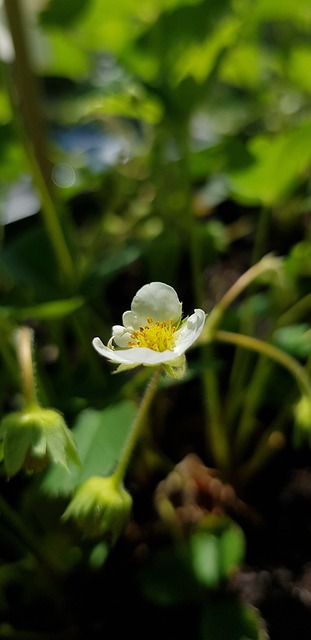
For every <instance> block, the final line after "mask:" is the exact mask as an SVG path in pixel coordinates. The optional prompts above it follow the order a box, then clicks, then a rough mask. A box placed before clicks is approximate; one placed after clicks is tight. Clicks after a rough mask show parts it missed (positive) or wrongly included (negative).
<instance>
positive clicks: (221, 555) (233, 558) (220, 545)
mask: <svg viewBox="0 0 311 640" xmlns="http://www.w3.org/2000/svg"><path fill="white" fill-rule="evenodd" d="M190 551H191V559H192V566H193V570H194V573H195V575H196V577H197V579H198V580H199V582H202V583H203V584H204V585H205V586H206V587H209V588H215V587H217V586H218V585H219V584H220V583H221V582H222V581H223V580H225V579H227V578H229V577H230V575H231V573H232V572H233V571H234V570H236V569H237V567H238V565H239V564H240V562H241V561H242V560H243V557H244V553H245V541H244V535H243V532H242V530H241V529H240V528H239V527H238V526H237V525H236V524H234V523H233V522H231V521H230V520H227V519H221V520H220V521H218V520H217V521H216V522H215V523H214V524H213V523H212V525H211V526H208V528H206V529H203V530H202V531H199V532H198V533H196V534H195V535H193V536H192V538H191V540H190Z"/></svg>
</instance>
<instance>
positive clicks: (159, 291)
mask: <svg viewBox="0 0 311 640" xmlns="http://www.w3.org/2000/svg"><path fill="white" fill-rule="evenodd" d="M181 310H182V304H181V302H179V300H178V296H177V293H176V291H175V289H173V287H170V286H169V285H168V284H164V283H163V282H151V283H150V284H146V285H145V286H144V287H142V288H141V289H139V291H137V293H136V295H135V296H134V298H133V301H132V305H131V311H126V312H125V314H123V323H124V325H125V326H129V325H131V326H132V327H134V328H135V329H138V328H139V327H140V326H145V325H146V324H147V318H148V317H151V318H152V320H153V321H154V322H158V321H164V322H166V321H168V320H172V321H173V322H177V321H178V320H179V318H180V316H181Z"/></svg>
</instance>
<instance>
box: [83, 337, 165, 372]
mask: <svg viewBox="0 0 311 640" xmlns="http://www.w3.org/2000/svg"><path fill="white" fill-rule="evenodd" d="M92 344H93V347H94V349H96V351H98V353H100V355H101V356H104V357H105V358H107V359H108V360H110V361H111V362H116V363H117V364H131V363H132V364H134V363H136V364H144V365H150V366H152V365H156V364H161V362H168V361H169V360H173V359H174V358H175V357H176V355H175V353H174V352H173V351H153V349H148V348H145V347H132V348H129V349H120V351H118V350H114V349H110V348H109V347H106V345H104V344H103V343H102V341H101V340H100V338H94V340H93V341H92Z"/></svg>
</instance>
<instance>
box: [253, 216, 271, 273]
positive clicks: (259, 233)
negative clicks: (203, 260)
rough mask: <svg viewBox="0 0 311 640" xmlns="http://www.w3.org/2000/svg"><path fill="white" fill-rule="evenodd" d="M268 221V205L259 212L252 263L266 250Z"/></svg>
mask: <svg viewBox="0 0 311 640" xmlns="http://www.w3.org/2000/svg"><path fill="white" fill-rule="evenodd" d="M269 223H270V209H269V208H268V207H263V208H262V209H261V211H260V213H259V220H258V222H257V225H256V235H255V242H254V247H253V255H252V264H254V263H256V262H258V260H260V258H262V256H263V255H264V253H265V252H266V246H267V237H268V231H269Z"/></svg>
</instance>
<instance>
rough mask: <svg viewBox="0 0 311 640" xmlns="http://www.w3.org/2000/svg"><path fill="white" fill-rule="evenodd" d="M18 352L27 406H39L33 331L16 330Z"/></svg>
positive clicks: (26, 328)
mask: <svg viewBox="0 0 311 640" xmlns="http://www.w3.org/2000/svg"><path fill="white" fill-rule="evenodd" d="M15 343H16V352H17V357H18V361H19V366H20V373H21V380H22V390H23V395H24V400H25V404H26V407H27V408H31V407H34V406H38V404H39V403H38V398H37V392H36V381H35V373H34V363H33V332H32V330H31V329H29V328H28V327H21V328H20V329H17V331H16V332H15Z"/></svg>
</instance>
